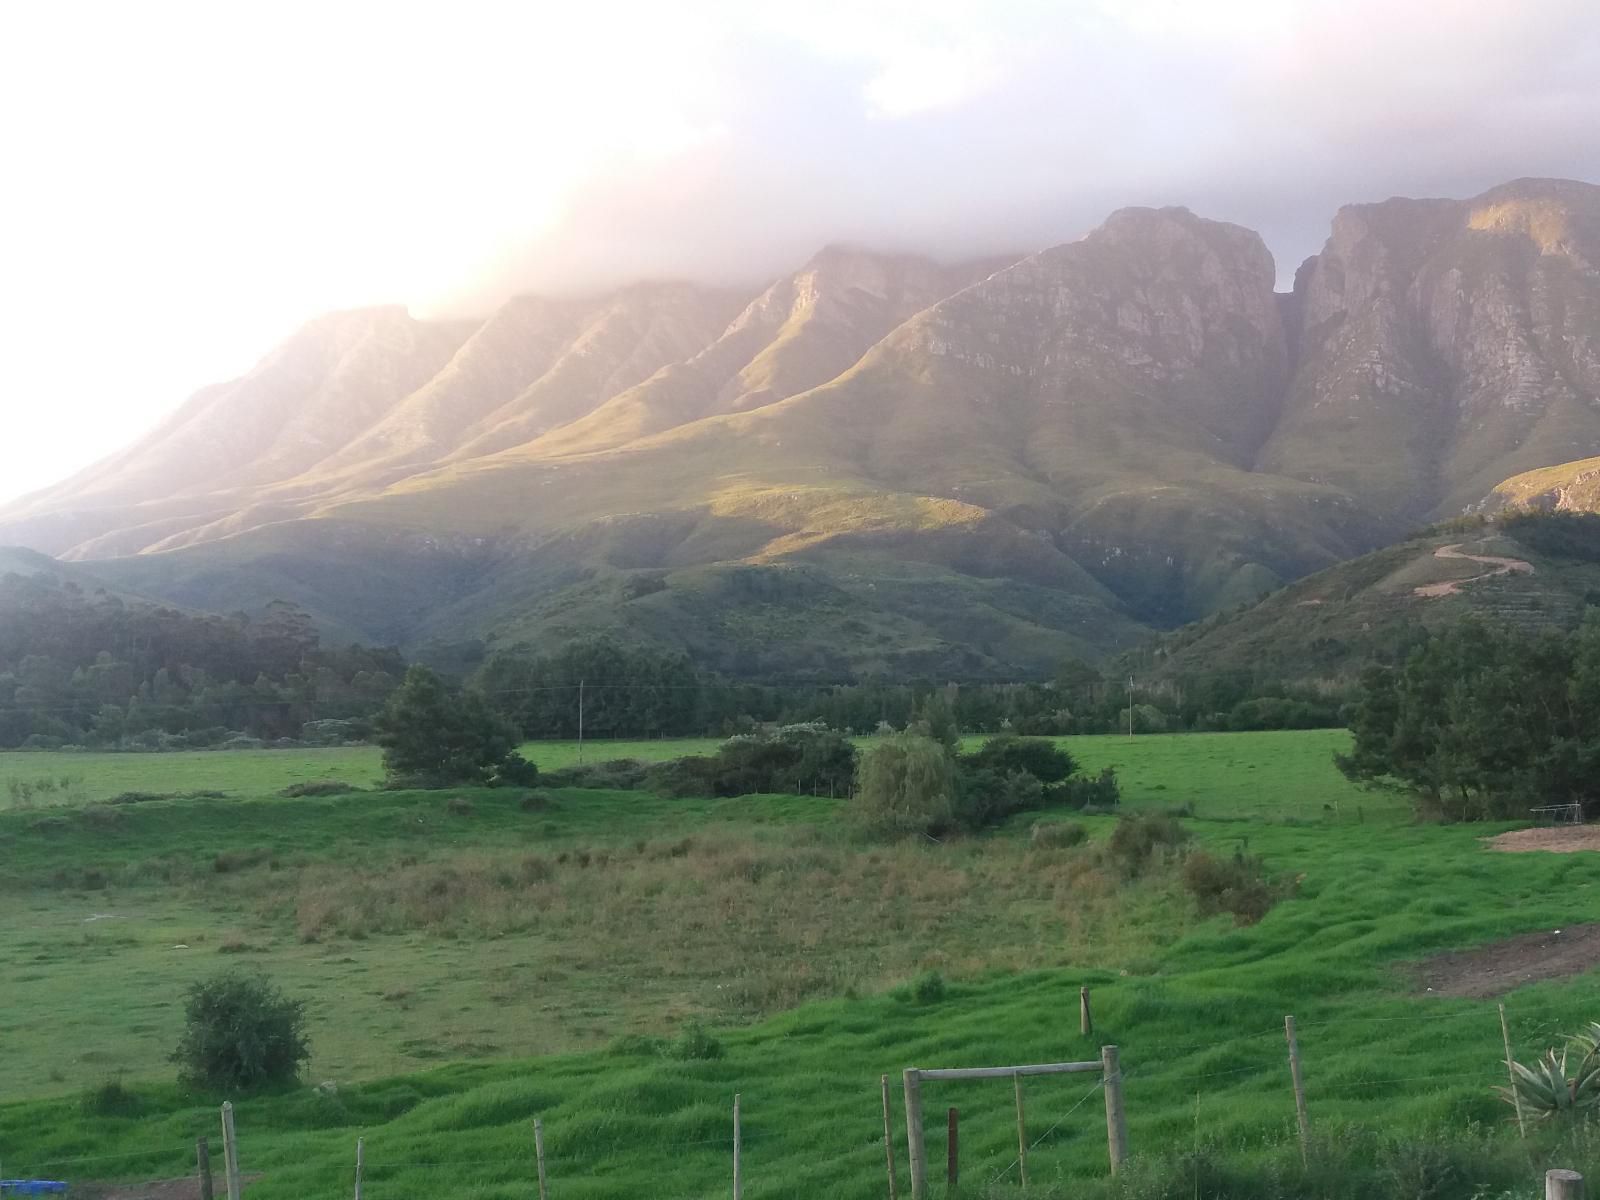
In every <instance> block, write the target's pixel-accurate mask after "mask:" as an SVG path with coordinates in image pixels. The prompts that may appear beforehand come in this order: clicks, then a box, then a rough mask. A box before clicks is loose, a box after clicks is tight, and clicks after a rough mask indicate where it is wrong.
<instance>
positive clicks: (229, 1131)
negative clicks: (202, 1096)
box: [222, 1100, 240, 1200]
mask: <svg viewBox="0 0 1600 1200" xmlns="http://www.w3.org/2000/svg"><path fill="white" fill-rule="evenodd" d="M222 1168H223V1175H224V1177H225V1180H226V1182H227V1185H228V1200H239V1192H240V1186H239V1141H238V1138H237V1137H235V1136H234V1132H233V1101H231V1100H224V1101H223V1102H222Z"/></svg>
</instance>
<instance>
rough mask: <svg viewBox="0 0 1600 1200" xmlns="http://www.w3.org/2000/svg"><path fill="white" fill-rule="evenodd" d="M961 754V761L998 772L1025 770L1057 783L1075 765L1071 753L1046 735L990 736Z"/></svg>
mask: <svg viewBox="0 0 1600 1200" xmlns="http://www.w3.org/2000/svg"><path fill="white" fill-rule="evenodd" d="M961 758H962V762H963V763H964V764H970V765H971V766H974V767H978V768H986V769H988V770H990V771H993V772H995V773H996V774H998V775H1007V774H1010V773H1011V772H1013V771H1024V772H1026V773H1027V774H1029V775H1032V776H1033V777H1034V778H1035V779H1037V780H1038V781H1039V782H1040V783H1060V782H1061V781H1062V780H1063V779H1065V778H1067V776H1069V775H1071V774H1072V773H1073V772H1074V771H1076V770H1077V769H1078V764H1077V762H1076V761H1075V760H1074V759H1073V757H1072V755H1070V754H1068V753H1067V752H1066V751H1065V750H1063V749H1062V748H1061V747H1060V746H1058V745H1056V744H1055V743H1054V742H1052V741H1050V740H1049V739H1048V738H1038V737H1017V736H1015V735H1014V734H1001V735H1000V736H999V737H992V738H990V739H989V740H988V741H986V742H985V743H984V744H983V745H982V746H980V747H979V748H978V749H977V750H975V751H973V752H972V753H971V754H964V755H962V756H961Z"/></svg>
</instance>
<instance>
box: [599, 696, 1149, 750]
mask: <svg viewBox="0 0 1600 1200" xmlns="http://www.w3.org/2000/svg"><path fill="white" fill-rule="evenodd" d="M583 684H584V681H583V680H581V679H580V680H578V765H579V766H582V765H583ZM1129 719H1130V720H1132V718H1131V717H1130V718H1129Z"/></svg>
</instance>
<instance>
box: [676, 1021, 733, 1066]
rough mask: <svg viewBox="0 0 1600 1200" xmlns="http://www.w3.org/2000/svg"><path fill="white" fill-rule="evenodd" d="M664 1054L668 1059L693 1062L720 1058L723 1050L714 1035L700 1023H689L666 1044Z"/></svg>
mask: <svg viewBox="0 0 1600 1200" xmlns="http://www.w3.org/2000/svg"><path fill="white" fill-rule="evenodd" d="M664 1053H665V1054H666V1056H667V1057H668V1058H676V1059H681V1060H682V1061H684V1062H693V1061H703V1060H709V1059H714V1058H721V1057H722V1054H723V1050H722V1043H721V1042H720V1041H719V1040H717V1037H716V1035H715V1034H713V1033H711V1031H710V1030H708V1029H706V1027H705V1026H704V1025H702V1024H700V1022H698V1021H691V1022H689V1024H687V1025H685V1026H684V1027H683V1032H681V1033H680V1034H678V1036H677V1037H675V1038H673V1039H672V1041H670V1042H668V1043H667V1046H666V1049H665V1051H664Z"/></svg>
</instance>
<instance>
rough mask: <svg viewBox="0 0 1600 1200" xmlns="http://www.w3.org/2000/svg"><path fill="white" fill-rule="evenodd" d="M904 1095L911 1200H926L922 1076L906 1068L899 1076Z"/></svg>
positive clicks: (926, 1164)
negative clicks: (903, 1086) (903, 1087)
mask: <svg viewBox="0 0 1600 1200" xmlns="http://www.w3.org/2000/svg"><path fill="white" fill-rule="evenodd" d="M901 1078H902V1080H903V1082H904V1085H905V1093H906V1150H907V1152H908V1157H909V1158H910V1159H911V1200H928V1152H927V1147H926V1146H924V1145H923V1141H922V1075H921V1073H920V1072H919V1071H918V1070H917V1069H916V1068H915V1067H907V1068H906V1069H905V1072H904V1073H903V1074H902V1076H901Z"/></svg>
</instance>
